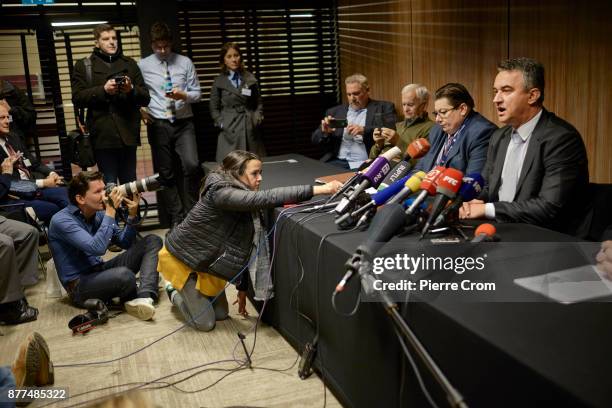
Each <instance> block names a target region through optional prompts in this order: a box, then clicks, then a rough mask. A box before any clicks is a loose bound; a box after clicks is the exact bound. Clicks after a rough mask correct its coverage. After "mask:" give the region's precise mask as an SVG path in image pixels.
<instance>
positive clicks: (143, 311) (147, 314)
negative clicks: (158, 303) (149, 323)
mask: <svg viewBox="0 0 612 408" xmlns="http://www.w3.org/2000/svg"><path fill="white" fill-rule="evenodd" d="M124 306H125V310H126V311H127V312H128V313H129V314H131V315H132V316H134V317H137V318H139V319H140V320H151V319H152V318H153V315H154V314H155V307H154V306H153V299H151V298H136V299H132V300H129V301H127V302H125V303H124Z"/></svg>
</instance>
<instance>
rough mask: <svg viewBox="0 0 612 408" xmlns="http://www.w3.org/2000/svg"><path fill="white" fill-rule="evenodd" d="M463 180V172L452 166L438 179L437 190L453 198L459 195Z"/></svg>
mask: <svg viewBox="0 0 612 408" xmlns="http://www.w3.org/2000/svg"><path fill="white" fill-rule="evenodd" d="M462 180H463V172H461V171H459V170H457V169H453V168H452V167H449V168H447V169H446V170H444V173H442V174H441V175H440V178H439V179H438V181H437V186H436V192H437V193H441V194H444V195H445V196H447V197H450V198H453V197H455V196H456V195H457V191H459V187H461V183H462Z"/></svg>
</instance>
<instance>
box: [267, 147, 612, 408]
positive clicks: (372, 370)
mask: <svg viewBox="0 0 612 408" xmlns="http://www.w3.org/2000/svg"><path fill="white" fill-rule="evenodd" d="M287 159H295V160H297V161H298V162H297V163H287V162H280V163H279V162H278V161H280V160H287ZM266 160H272V161H274V162H276V163H270V164H267V165H264V184H263V188H268V187H274V186H281V185H291V184H301V183H312V182H313V180H314V179H315V178H316V177H318V176H322V175H328V174H334V173H340V172H341V170H338V169H336V168H333V167H331V166H328V165H325V164H322V163H319V162H316V161H314V160H311V159H307V158H304V157H301V156H298V155H288V156H279V157H273V158H268V159H266ZM303 217H304V215H295V216H293V217H291V218H290V219H284V220H281V221H280V222H279V224H278V227H277V228H278V229H277V242H276V259H275V265H274V274H275V298H274V299H273V301H272V302H271V305H270V306H271V307H270V308H269V309H268V310H267V311H266V314H265V319H266V321H268V322H269V323H271V324H273V325H274V326H275V327H276V328H277V329H278V331H279V332H280V333H281V334H282V335H283V337H285V339H287V340H288V341H289V342H290V344H291V345H292V346H293V347H294V348H296V350H298V351H300V352H301V351H302V349H303V347H304V344H305V343H306V342H310V341H312V340H313V337H314V336H315V332H316V331H315V328H314V326H313V325H311V324H310V323H309V322H308V321H307V319H305V318H303V317H300V315H299V313H301V314H303V315H306V317H308V318H309V319H311V320H313V322H315V324H316V327H318V333H319V338H318V346H319V348H318V354H317V359H316V362H315V365H316V367H317V368H318V369H319V370H320V371H321V373H322V374H323V379H324V381H325V382H326V384H327V385H328V386H329V387H330V388H331V390H332V391H333V392H334V394H335V395H336V397H337V398H338V399H339V400H340V401H341V402H342V403H343V404H344V405H346V406H354V407H362V406H363V407H372V406H415V407H421V406H428V404H427V402H426V400H425V399H424V397H423V394H422V392H421V391H420V389H419V387H418V384H417V382H416V379H415V375H414V373H413V371H412V369H411V368H410V367H409V366H407V364H406V359H405V357H404V355H403V353H402V352H401V349H400V347H399V343H398V340H397V337H396V336H395V334H394V331H393V328H392V325H391V323H390V321H389V320H388V317H387V316H386V314H385V312H384V311H383V309H382V307H381V306H380V304H377V303H366V302H362V303H361V304H360V305H359V309H358V311H357V313H356V314H355V315H354V316H352V317H345V316H342V315H340V314H338V313H337V312H336V311H334V310H333V308H332V305H331V301H330V299H331V293H332V291H333V289H334V287H335V286H336V284H337V283H338V281H339V280H340V278H341V276H342V275H343V274H344V272H345V267H344V263H345V261H346V260H347V259H348V258H349V256H350V254H352V253H353V252H354V250H355V248H356V247H357V246H358V245H359V244H360V243H361V242H363V241H364V239H365V237H366V234H367V233H364V232H349V233H344V234H337V229H336V228H335V225H334V224H333V218H332V216H331V215H323V216H320V217H318V218H314V219H311V220H310V221H306V222H305V223H303V224H302V223H301V222H300V220H304V218H303ZM498 233H499V235H500V236H501V237H502V240H503V242H508V241H518V242H521V241H529V242H530V244H516V245H512V244H505V246H503V247H502V244H500V243H485V244H480V245H479V246H473V247H472V248H471V249H467V251H472V252H473V253H474V254H476V253H481V254H482V253H487V255H488V258H487V268H486V269H485V271H483V274H484V277H485V278H486V279H488V280H490V281H494V282H497V284H498V285H499V288H500V291H499V293H500V299H502V300H507V301H506V302H488V301H487V302H485V300H495V299H491V298H490V295H487V294H483V295H482V296H481V295H479V294H475V295H474V297H473V299H472V300H473V301H467V302H466V301H465V297H464V298H461V297H460V296H454V295H452V294H451V295H448V296H432V297H428V296H426V295H425V296H423V297H421V298H419V296H416V297H413V298H412V300H414V301H411V302H409V303H403V304H401V313H402V315H403V316H404V318H405V320H406V321H407V322H408V323H409V324H410V326H411V327H412V329H413V330H414V331H415V333H416V334H417V335H418V337H419V338H420V340H421V342H422V343H423V344H424V345H425V346H426V348H427V350H428V351H429V352H430V354H431V355H432V357H433V358H434V359H435V361H436V362H437V363H438V365H439V366H440V367H441V368H442V370H443V371H444V372H445V374H446V375H447V377H448V378H449V380H450V381H451V383H452V384H453V385H454V386H455V387H456V388H457V389H458V390H459V391H460V392H461V393H462V394H463V395H464V397H465V399H466V402H467V403H468V404H469V406H471V407H492V406H598V407H605V406H612V381H611V380H610V377H611V376H610V375H609V372H610V371H611V369H612V347H611V345H612V329H611V328H610V327H612V325H611V324H610V323H609V322H610V321H611V319H612V307H611V306H610V304H609V303H606V302H600V301H598V302H588V303H581V304H576V305H561V304H558V303H555V302H551V301H549V300H548V299H547V298H545V297H543V296H541V295H538V294H535V293H532V292H529V291H527V290H525V289H523V288H520V287H518V286H516V285H514V284H513V283H512V281H513V280H514V279H515V278H517V277H524V276H533V275H539V274H542V273H547V272H551V271H555V270H559V269H563V268H567V267H572V266H577V265H580V264H582V263H584V262H585V261H586V260H588V259H591V257H592V256H593V253H594V252H595V251H596V249H597V245H595V244H590V245H581V244H578V243H574V242H572V241H573V238H571V237H569V236H567V235H563V234H559V233H556V232H553V231H549V230H546V229H543V228H538V227H534V226H529V225H522V224H502V225H498ZM327 234H331V235H329V236H327ZM326 236H327V237H326ZM323 237H326V239H325V240H324V242H323V245H322V246H321V248H320V249H319V244H320V242H321V239H322V238H323ZM398 248H404V251H405V252H410V253H415V254H420V253H424V254H427V255H431V254H436V253H442V254H443V253H445V251H447V250H446V249H444V248H441V247H434V246H431V245H428V244H427V241H421V242H417V238H416V237H415V236H407V237H402V238H397V237H396V238H394V239H393V240H391V242H390V243H389V244H388V246H387V247H385V248H383V250H382V252H381V253H382V254H392V253H394V252H395V251H396V250H397V249H398ZM385 251H386V252H385ZM302 271H303V276H302ZM426 277H430V278H431V279H432V280H440V281H442V280H445V279H446V280H449V279H450V280H453V279H460V278H459V277H457V276H455V277H453V276H452V275H451V276H446V277H445V276H441V275H440V274H437V273H431V274H430V275H428V276H426ZM358 293H359V284H358V281H357V279H354V280H353V281H351V282H350V284H349V286H348V288H347V290H345V292H343V293H342V294H341V296H339V297H338V298H337V305H338V309H340V310H341V311H344V312H349V311H350V310H351V309H352V308H353V306H354V304H355V300H356V299H357V296H358ZM487 296H489V297H487ZM424 300H426V301H424ZM420 371H421V373H422V375H423V377H424V380H425V383H426V384H427V386H428V389H429V391H430V393H431V394H432V396H433V397H434V399H435V400H436V401H437V403H438V406H440V407H443V406H448V405H447V404H446V403H445V401H444V396H443V395H440V390H439V388H438V387H437V385H435V384H434V383H433V382H432V381H431V378H430V376H429V374H428V373H426V372H425V371H424V370H423V369H422V367H421V370H420Z"/></svg>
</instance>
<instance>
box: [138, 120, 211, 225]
mask: <svg viewBox="0 0 612 408" xmlns="http://www.w3.org/2000/svg"><path fill="white" fill-rule="evenodd" d="M147 131H148V137H149V144H150V145H151V153H152V156H153V168H154V170H155V172H156V173H159V175H160V180H161V182H162V184H163V185H164V186H165V189H164V190H162V191H161V192H160V196H161V197H160V198H161V199H162V201H163V202H162V203H160V204H162V205H163V206H164V207H165V208H166V210H167V211H168V214H169V215H170V217H171V221H172V222H173V223H175V222H179V221H180V220H181V219H182V218H183V217H184V216H185V215H186V214H187V213H188V212H189V210H191V207H193V206H194V204H195V203H196V201H197V199H198V190H199V186H200V168H199V161H198V146H197V144H196V140H195V128H194V126H193V121H192V120H191V119H178V120H176V121H175V122H174V123H170V122H169V121H167V120H162V119H153V123H151V124H150V125H148V126H147ZM177 159H178V160H179V161H180V169H181V170H182V173H183V177H182V179H181V180H177V177H176V174H175V171H174V169H175V168H177V167H178V166H177V165H178V164H179V163H177V162H176V161H177Z"/></svg>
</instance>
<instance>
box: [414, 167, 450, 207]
mask: <svg viewBox="0 0 612 408" xmlns="http://www.w3.org/2000/svg"><path fill="white" fill-rule="evenodd" d="M444 170H446V167H444V166H436V167H434V168H433V169H432V170H431V171H430V172H429V173H427V175H426V176H425V178H424V179H423V181H422V182H421V185H420V189H421V192H420V193H419V194H418V195H417V196H416V198H415V199H414V202H413V203H412V204H411V205H410V207H408V209H407V210H406V215H410V216H411V215H412V214H413V213H414V211H415V210H416V209H417V208H418V207H419V206H420V205H421V203H422V202H423V201H425V198H427V195H428V194H429V195H434V194H436V187H437V179H438V177H440V175H441V174H442V173H443V172H444Z"/></svg>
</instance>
